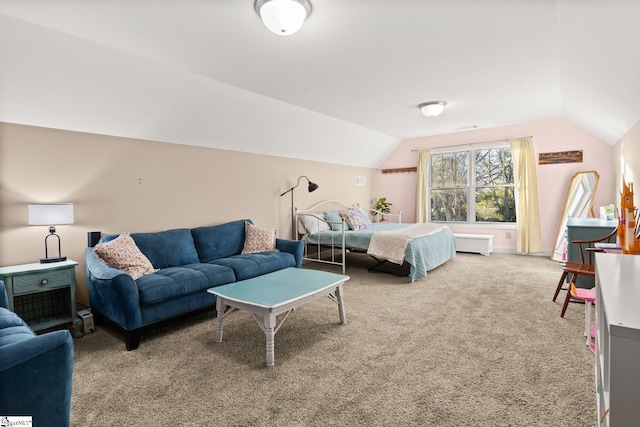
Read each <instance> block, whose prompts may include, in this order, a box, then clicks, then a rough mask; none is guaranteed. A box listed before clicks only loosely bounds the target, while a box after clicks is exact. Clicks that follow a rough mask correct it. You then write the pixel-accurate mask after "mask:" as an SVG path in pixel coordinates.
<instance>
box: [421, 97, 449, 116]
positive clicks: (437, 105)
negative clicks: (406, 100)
mask: <svg viewBox="0 0 640 427" xmlns="http://www.w3.org/2000/svg"><path fill="white" fill-rule="evenodd" d="M445 105H447V103H446V102H444V101H431V102H423V103H422V104H420V105H418V108H419V109H420V111H422V114H424V115H425V116H427V117H435V116H438V115H440V113H442V111H444V107H445Z"/></svg>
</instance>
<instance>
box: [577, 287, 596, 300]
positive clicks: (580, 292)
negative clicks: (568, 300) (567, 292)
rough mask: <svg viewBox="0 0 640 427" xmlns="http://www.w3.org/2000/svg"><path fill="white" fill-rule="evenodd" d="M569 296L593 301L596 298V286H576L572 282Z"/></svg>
mask: <svg viewBox="0 0 640 427" xmlns="http://www.w3.org/2000/svg"><path fill="white" fill-rule="evenodd" d="M571 296H573V297H574V298H577V299H581V300H583V301H590V302H593V301H595V300H596V288H591V289H584V288H576V287H575V285H574V284H571Z"/></svg>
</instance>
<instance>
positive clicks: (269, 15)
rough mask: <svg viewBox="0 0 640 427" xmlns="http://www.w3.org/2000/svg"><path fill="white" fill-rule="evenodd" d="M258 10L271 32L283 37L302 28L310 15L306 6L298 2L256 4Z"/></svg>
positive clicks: (278, 0) (276, 0)
mask: <svg viewBox="0 0 640 427" xmlns="http://www.w3.org/2000/svg"><path fill="white" fill-rule="evenodd" d="M309 6H310V3H309ZM256 9H257V12H258V14H259V15H260V17H261V18H262V22H263V23H264V25H265V26H266V27H267V28H268V29H269V31H271V32H272V33H275V34H279V35H282V36H288V35H291V34H293V33H295V32H296V31H298V30H299V29H300V28H302V24H304V20H305V19H307V16H308V15H309V12H308V10H307V7H305V4H303V3H302V2H300V1H298V0H267V1H263V2H259V3H256Z"/></svg>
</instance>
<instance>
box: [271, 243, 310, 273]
mask: <svg viewBox="0 0 640 427" xmlns="http://www.w3.org/2000/svg"><path fill="white" fill-rule="evenodd" d="M276 249H278V250H279V251H280V252H288V253H290V254H293V256H294V258H295V259H296V267H297V268H301V267H302V256H303V253H304V242H302V240H288V239H276Z"/></svg>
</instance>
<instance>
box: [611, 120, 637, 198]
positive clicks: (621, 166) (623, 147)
mask: <svg viewBox="0 0 640 427" xmlns="http://www.w3.org/2000/svg"><path fill="white" fill-rule="evenodd" d="M612 166H613V171H614V178H615V179H614V180H613V182H612V185H613V188H612V194H614V195H615V205H616V206H617V207H620V193H621V191H622V177H623V176H624V179H625V181H626V182H627V184H628V183H630V182H633V183H634V189H633V191H634V193H635V194H634V202H635V203H634V206H638V197H639V196H638V191H639V190H638V188H640V187H638V184H639V183H640V120H639V121H638V122H636V124H635V125H634V126H633V127H632V128H631V130H629V132H627V134H626V135H625V136H623V137H622V138H621V139H620V141H618V142H617V143H616V145H614V146H613V165H612Z"/></svg>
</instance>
